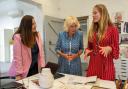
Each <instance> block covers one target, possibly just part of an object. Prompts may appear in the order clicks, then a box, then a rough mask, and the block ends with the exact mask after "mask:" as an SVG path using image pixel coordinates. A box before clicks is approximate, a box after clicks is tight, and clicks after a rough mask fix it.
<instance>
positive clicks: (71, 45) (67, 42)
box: [55, 16, 83, 75]
mask: <svg viewBox="0 0 128 89" xmlns="http://www.w3.org/2000/svg"><path fill="white" fill-rule="evenodd" d="M79 27H80V24H79V21H78V20H77V18H76V17H74V16H69V17H67V18H66V20H65V22H64V30H65V31H64V32H60V33H59V36H58V41H57V43H56V48H55V51H56V52H57V54H59V58H58V64H59V66H60V67H59V70H58V72H61V73H66V74H73V75H82V71H81V59H80V55H81V54H82V50H83V34H82V32H80V31H78V29H79Z"/></svg>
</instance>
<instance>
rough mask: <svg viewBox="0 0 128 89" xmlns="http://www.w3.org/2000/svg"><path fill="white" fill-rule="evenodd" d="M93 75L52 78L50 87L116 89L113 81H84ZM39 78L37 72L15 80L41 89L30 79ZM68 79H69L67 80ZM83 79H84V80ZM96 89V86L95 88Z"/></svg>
mask: <svg viewBox="0 0 128 89" xmlns="http://www.w3.org/2000/svg"><path fill="white" fill-rule="evenodd" d="M94 78H95V76H94V77H83V76H81V77H80V76H75V75H65V77H62V78H59V79H56V80H54V83H53V86H52V87H51V88H50V89H92V87H93V86H99V87H105V88H108V89H116V85H115V82H114V81H107V80H101V79H97V80H96V83H94V84H92V83H91V84H90V83H87V84H85V83H86V82H89V81H94V80H95V79H94ZM36 79H39V74H37V75H34V76H31V77H27V78H25V79H23V80H20V81H17V82H19V83H24V85H25V87H26V88H27V89H41V88H40V87H39V86H38V85H36V84H35V83H33V82H32V80H36ZM69 80H70V81H69ZM84 80H85V81H84ZM76 81H77V82H79V83H78V84H74V83H73V82H76ZM96 89H98V88H96Z"/></svg>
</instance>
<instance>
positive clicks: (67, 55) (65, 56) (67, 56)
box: [63, 53, 71, 61]
mask: <svg viewBox="0 0 128 89" xmlns="http://www.w3.org/2000/svg"><path fill="white" fill-rule="evenodd" d="M63 57H64V58H65V59H67V60H69V61H70V59H71V58H70V56H69V54H64V53H63Z"/></svg>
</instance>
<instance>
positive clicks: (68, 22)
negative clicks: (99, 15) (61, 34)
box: [64, 16, 80, 32]
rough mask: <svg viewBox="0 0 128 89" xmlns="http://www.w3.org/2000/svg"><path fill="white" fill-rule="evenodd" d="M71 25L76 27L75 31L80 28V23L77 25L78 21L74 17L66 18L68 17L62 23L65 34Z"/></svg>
mask: <svg viewBox="0 0 128 89" xmlns="http://www.w3.org/2000/svg"><path fill="white" fill-rule="evenodd" d="M73 24H75V25H76V28H77V29H79V28H80V23H79V21H78V19H77V18H76V17H74V16H68V17H67V18H66V20H65V21H64V30H65V31H66V32H68V28H69V27H70V26H71V25H73Z"/></svg>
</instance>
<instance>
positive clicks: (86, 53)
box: [84, 49, 92, 60]
mask: <svg viewBox="0 0 128 89" xmlns="http://www.w3.org/2000/svg"><path fill="white" fill-rule="evenodd" d="M91 52H92V50H89V49H86V50H85V54H84V59H85V60H86V59H87V57H88V55H89V53H91Z"/></svg>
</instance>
